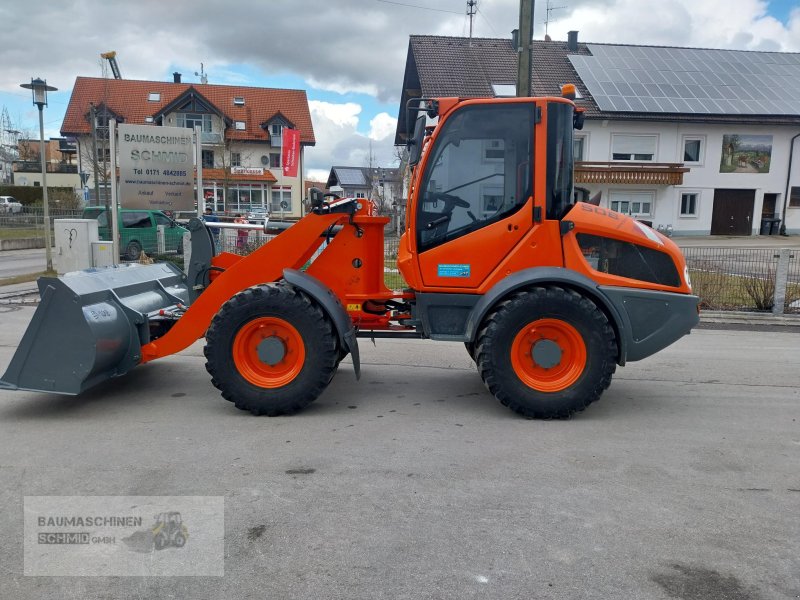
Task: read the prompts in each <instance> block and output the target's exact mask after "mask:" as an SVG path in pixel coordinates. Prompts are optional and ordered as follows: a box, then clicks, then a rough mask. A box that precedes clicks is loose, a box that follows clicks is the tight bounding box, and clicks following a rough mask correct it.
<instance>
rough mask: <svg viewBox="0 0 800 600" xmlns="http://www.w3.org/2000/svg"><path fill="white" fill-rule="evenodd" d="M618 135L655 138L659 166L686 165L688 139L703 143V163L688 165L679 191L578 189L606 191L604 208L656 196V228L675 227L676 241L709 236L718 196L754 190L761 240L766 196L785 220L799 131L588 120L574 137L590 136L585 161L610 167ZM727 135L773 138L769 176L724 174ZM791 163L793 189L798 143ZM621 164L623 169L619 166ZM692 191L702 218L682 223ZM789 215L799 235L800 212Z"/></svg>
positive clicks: (797, 181)
mask: <svg viewBox="0 0 800 600" xmlns="http://www.w3.org/2000/svg"><path fill="white" fill-rule="evenodd" d="M615 133H622V134H653V135H656V136H657V139H658V142H657V151H656V152H657V154H656V157H655V162H660V163H682V162H683V138H684V136H698V137H702V138H703V139H704V142H705V143H704V144H703V149H702V156H701V163H700V164H687V165H686V166H687V167H688V168H689V169H690V171H689V172H688V173H686V174H684V178H683V184H682V185H680V186H633V185H619V186H609V185H585V184H578V185H579V186H580V187H585V188H587V189H589V190H590V192H591V194H592V195H593V194H595V193H596V192H598V191H602V204H603V205H604V206H608V203H609V196H610V192H611V191H612V190H623V191H638V190H643V191H645V190H649V191H654V192H655V197H656V202H655V208H654V211H653V215H652V217H651V218H652V221H653V226H654V227H656V226H658V225H667V224H671V225H672V226H673V228H674V231H675V234H676V235H708V233H709V231H710V229H711V215H712V208H713V203H714V190H715V189H717V188H734V189H753V190H755V191H756V193H755V205H754V209H753V225H752V231H753V233H754V234H757V233H758V231H759V228H760V224H761V209H762V202H763V198H764V194H765V193H774V194H778V201H777V203H776V216H777V217H781V216H782V211H783V203H784V197H785V193H786V175H787V171H788V166H789V141H790V139H791V137H792V136H793V135H795V134H796V133H800V127H786V126H774V125H772V126H755V125H719V124H704V123H661V122H655V121H649V122H641V123H640V122H631V121H611V120H605V121H600V120H587V121H586V125H585V127H584V129H583V131H581V132H576V135H583V136H586V141H585V142H584V160H588V161H610V160H611V138H612V134H615ZM726 134H740V135H771V136H772V155H771V164H770V170H769V173H754V174H749V173H720V172H719V171H720V162H721V160H722V136H723V135H726ZM793 163H794V164H793V167H792V182H791V185H794V186H800V139H798V140H797V141H796V142H795V152H794V158H793ZM620 164H622V165H624V164H625V163H624V162H620ZM690 191H691V192H695V191H696V192H697V193H698V194H699V206H698V215H697V216H696V217H681V216H680V214H679V213H680V196H681V193H683V192H690ZM786 213H787V214H786V227H787V232H788V233H795V234H800V208H787V211H786ZM643 218H645V217H643ZM648 220H649V219H648Z"/></svg>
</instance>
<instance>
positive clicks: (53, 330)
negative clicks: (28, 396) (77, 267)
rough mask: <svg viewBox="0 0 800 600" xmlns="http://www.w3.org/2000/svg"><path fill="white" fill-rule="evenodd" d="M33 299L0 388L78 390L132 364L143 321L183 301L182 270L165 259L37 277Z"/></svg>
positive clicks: (143, 337) (145, 328)
mask: <svg viewBox="0 0 800 600" xmlns="http://www.w3.org/2000/svg"><path fill="white" fill-rule="evenodd" d="M38 284H39V295H40V296H41V302H40V304H39V306H38V307H37V309H36V312H35V313H34V315H33V319H32V320H31V322H30V324H29V325H28V329H27V331H26V332H25V335H24V336H23V337H22V341H21V342H20V344H19V347H18V348H17V351H16V353H15V354H14V356H13V358H12V359H11V363H10V364H9V366H8V369H7V370H6V373H5V375H3V378H2V380H0V389H3V388H4V389H20V390H33V391H42V392H53V393H58V394H79V393H81V392H83V391H85V390H87V389H89V388H90V387H92V386H94V385H97V384H98V383H100V382H101V381H105V380H106V379H110V378H111V377H117V376H119V375H124V374H125V373H127V372H128V371H130V370H131V369H132V368H133V367H135V366H136V365H137V364H139V361H140V359H141V347H142V345H143V344H147V343H149V342H150V337H151V336H150V319H151V318H153V317H155V316H157V315H158V313H159V311H160V310H161V309H168V308H170V307H174V306H176V305H178V304H184V305H186V304H188V302H189V293H188V289H187V286H186V280H185V276H184V275H183V273H182V272H181V271H180V270H179V269H178V268H177V267H175V266H174V265H171V264H169V263H158V264H154V265H137V264H132V265H121V266H119V267H105V268H99V269H88V270H86V271H76V272H74V273H67V274H66V275H64V276H63V277H42V278H40V279H39V281H38Z"/></svg>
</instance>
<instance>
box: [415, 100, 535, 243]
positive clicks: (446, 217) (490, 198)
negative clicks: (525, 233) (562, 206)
mask: <svg viewBox="0 0 800 600" xmlns="http://www.w3.org/2000/svg"><path fill="white" fill-rule="evenodd" d="M533 109H534V107H533V106H532V105H528V104H503V105H489V106H468V107H465V108H462V109H460V110H458V112H456V113H455V114H454V115H453V116H452V117H450V118H449V119H448V120H447V122H446V123H445V124H444V125H443V126H442V130H441V132H440V133H439V135H438V137H437V139H436V142H435V144H434V146H433V148H432V149H431V154H430V157H429V158H428V160H427V162H426V172H425V174H424V178H423V180H422V184H421V188H420V189H421V193H420V200H419V201H420V206H419V207H418V210H417V236H418V237H417V243H418V244H419V248H420V250H427V249H429V248H433V247H436V246H438V245H440V244H443V243H445V242H448V241H450V240H453V239H456V238H458V237H461V236H462V235H466V234H467V233H470V232H471V231H475V230H476V229H480V228H481V227H484V226H486V225H488V224H490V223H494V222H496V221H499V220H500V219H503V218H505V217H507V216H508V215H510V214H512V213H514V212H515V211H517V210H519V209H520V208H521V207H522V206H523V205H524V204H525V203H526V202H527V201H528V198H530V196H531V190H532V171H533V167H532V165H531V157H532V155H533V123H534V119H533Z"/></svg>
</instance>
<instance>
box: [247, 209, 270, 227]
mask: <svg viewBox="0 0 800 600" xmlns="http://www.w3.org/2000/svg"><path fill="white" fill-rule="evenodd" d="M267 218H269V211H268V210H267V209H266V208H253V209H251V210H250V212H249V213H247V222H248V223H252V224H253V225H263V224H264V221H265V220H266V219H267Z"/></svg>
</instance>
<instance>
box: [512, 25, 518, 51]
mask: <svg viewBox="0 0 800 600" xmlns="http://www.w3.org/2000/svg"><path fill="white" fill-rule="evenodd" d="M511 47H512V48H514V50H519V29H512V30H511Z"/></svg>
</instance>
